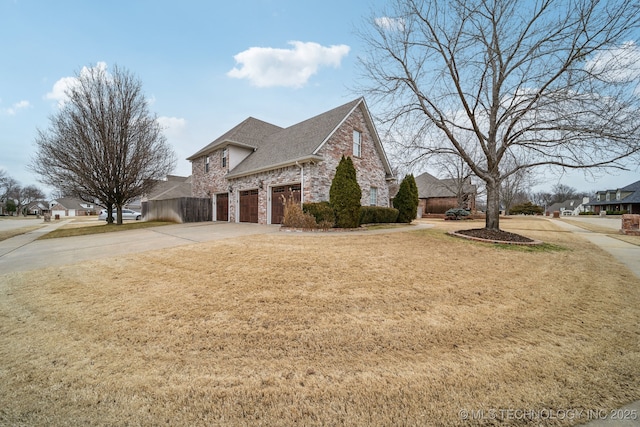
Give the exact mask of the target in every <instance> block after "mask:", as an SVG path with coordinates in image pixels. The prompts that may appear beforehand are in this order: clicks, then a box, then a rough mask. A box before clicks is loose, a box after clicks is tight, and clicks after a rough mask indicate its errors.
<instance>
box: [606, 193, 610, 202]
mask: <svg viewBox="0 0 640 427" xmlns="http://www.w3.org/2000/svg"><path fill="white" fill-rule="evenodd" d="M606 199H607V201H609V200H611V194H610V193H607V197H606Z"/></svg>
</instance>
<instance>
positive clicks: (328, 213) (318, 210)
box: [302, 202, 336, 227]
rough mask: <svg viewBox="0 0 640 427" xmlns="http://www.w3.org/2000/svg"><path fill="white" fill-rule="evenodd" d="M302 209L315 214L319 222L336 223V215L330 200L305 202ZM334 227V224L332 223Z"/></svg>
mask: <svg viewBox="0 0 640 427" xmlns="http://www.w3.org/2000/svg"><path fill="white" fill-rule="evenodd" d="M302 210H303V211H304V212H305V213H308V214H309V215H313V217H314V218H315V219H316V222H317V223H318V224H322V223H331V224H335V222H336V215H335V213H334V212H333V208H332V207H331V205H330V204H329V202H317V203H303V204H302ZM331 226H332V227H333V225H331Z"/></svg>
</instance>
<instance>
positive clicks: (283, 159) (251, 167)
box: [229, 98, 362, 177]
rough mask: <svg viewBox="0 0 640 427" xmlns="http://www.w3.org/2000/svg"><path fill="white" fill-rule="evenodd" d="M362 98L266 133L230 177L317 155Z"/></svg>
mask: <svg viewBox="0 0 640 427" xmlns="http://www.w3.org/2000/svg"><path fill="white" fill-rule="evenodd" d="M361 101H362V99H361V98H360V99H356V100H354V101H351V102H349V103H347V104H344V105H342V106H340V107H337V108H334V109H333V110H329V111H327V112H325V113H322V114H320V115H317V116H315V117H312V118H310V119H307V120H305V121H303V122H300V123H298V124H295V125H293V126H290V127H288V128H285V129H282V130H280V131H278V132H274V133H271V134H269V135H266V136H265V138H264V140H263V141H262V142H261V144H260V146H259V147H258V148H257V149H256V151H255V152H254V153H253V154H251V155H250V156H249V157H247V158H246V159H245V160H243V161H242V162H241V163H240V164H239V165H238V166H236V167H235V168H234V169H233V170H232V171H231V172H230V173H229V177H233V176H239V175H243V174H246V173H250V172H252V171H257V170H263V169H268V168H270V167H276V166H277V165H281V164H287V163H293V162H295V161H296V160H300V159H303V158H309V157H311V156H313V155H315V154H316V153H317V151H318V149H319V148H320V147H321V145H322V143H324V142H325V141H326V139H327V138H328V137H329V136H331V134H332V133H333V131H334V130H335V129H336V128H337V127H338V126H339V125H340V124H341V123H342V122H343V121H344V120H345V119H346V117H347V116H348V115H349V114H350V113H351V111H353V109H354V108H355V107H356V106H357V105H358V104H359V103H360V102H361Z"/></svg>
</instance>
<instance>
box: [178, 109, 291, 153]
mask: <svg viewBox="0 0 640 427" xmlns="http://www.w3.org/2000/svg"><path fill="white" fill-rule="evenodd" d="M281 130H282V128H281V127H280V126H276V125H272V124H271V123H267V122H263V121H262V120H258V119H254V118H253V117H249V118H247V119H246V120H244V121H243V122H242V123H240V124H239V125H237V126H235V127H234V128H233V129H231V130H230V131H228V132H226V133H224V134H223V135H222V136H220V137H219V138H217V139H215V140H214V141H213V142H211V143H210V144H208V145H207V146H206V147H204V148H203V149H201V150H199V151H198V152H197V153H195V154H193V155H192V156H190V157H187V160H194V159H196V158H198V157H200V156H203V155H205V154H207V153H209V152H211V151H214V150H215V149H217V148H219V147H222V146H225V145H229V144H231V145H241V146H246V147H251V148H254V149H256V148H258V147H259V146H261V145H262V143H263V142H264V139H265V137H266V136H269V135H271V134H273V133H276V132H279V131H281Z"/></svg>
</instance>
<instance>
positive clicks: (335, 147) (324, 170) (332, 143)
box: [310, 109, 389, 206]
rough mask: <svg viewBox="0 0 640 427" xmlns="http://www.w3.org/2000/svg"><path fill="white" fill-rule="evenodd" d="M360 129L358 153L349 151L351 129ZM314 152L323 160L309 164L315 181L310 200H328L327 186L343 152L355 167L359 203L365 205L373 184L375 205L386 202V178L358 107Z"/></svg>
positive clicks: (351, 140) (386, 204)
mask: <svg viewBox="0 0 640 427" xmlns="http://www.w3.org/2000/svg"><path fill="white" fill-rule="evenodd" d="M354 130H357V131H359V132H360V133H361V136H362V139H361V153H360V156H354V155H353V131H354ZM318 154H320V155H321V156H322V157H324V159H325V160H324V161H323V162H321V163H318V164H317V165H314V166H312V168H311V175H312V176H313V177H315V182H314V183H313V184H314V185H313V187H312V189H311V191H312V195H311V198H310V199H311V200H312V201H314V202H320V201H325V200H329V189H330V188H331V182H332V181H333V177H334V176H335V174H336V168H337V167H338V163H340V159H341V158H342V156H343V155H344V156H345V157H347V156H350V157H351V160H352V161H353V166H354V167H355V169H356V177H357V179H358V184H359V185H360V189H361V190H362V199H361V201H360V203H361V204H362V206H369V205H370V204H371V203H370V200H371V197H370V195H371V194H370V193H371V188H372V187H373V188H376V190H377V191H376V192H377V197H376V199H377V202H376V206H389V183H388V182H387V180H386V176H385V170H384V165H383V164H382V160H381V158H380V154H379V153H378V152H377V150H376V146H375V144H374V140H373V136H372V135H371V130H370V129H369V126H367V122H366V120H365V117H364V115H363V114H362V111H361V110H360V109H357V110H355V111H354V112H353V114H351V115H350V116H349V117H348V118H347V120H345V122H344V123H343V124H342V126H340V128H338V130H337V131H336V132H335V133H334V134H333V135H332V136H331V138H329V140H328V141H327V143H326V144H325V145H324V146H323V147H322V148H321V149H320V150H319V152H318Z"/></svg>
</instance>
